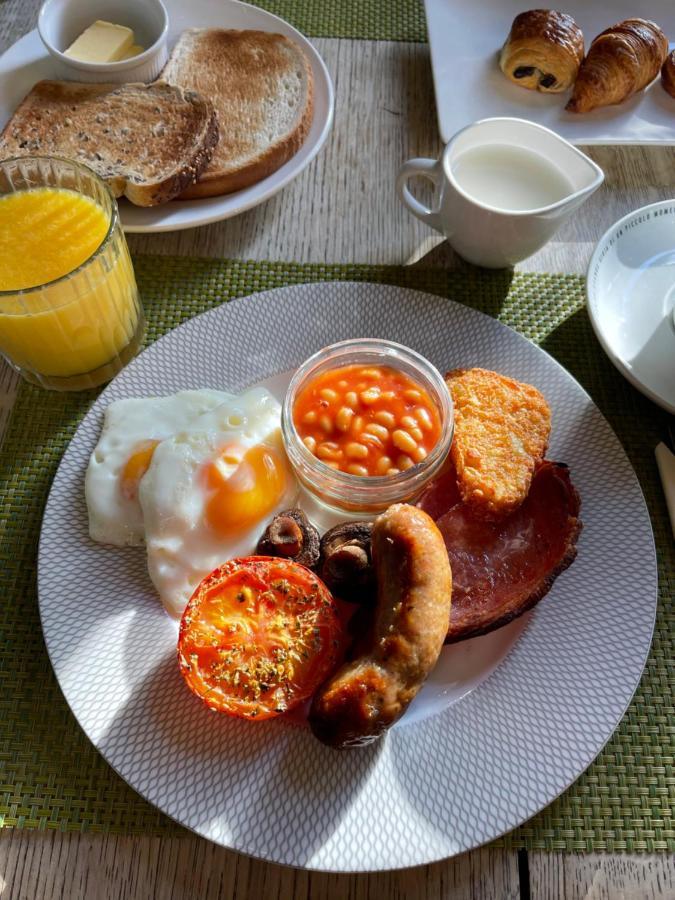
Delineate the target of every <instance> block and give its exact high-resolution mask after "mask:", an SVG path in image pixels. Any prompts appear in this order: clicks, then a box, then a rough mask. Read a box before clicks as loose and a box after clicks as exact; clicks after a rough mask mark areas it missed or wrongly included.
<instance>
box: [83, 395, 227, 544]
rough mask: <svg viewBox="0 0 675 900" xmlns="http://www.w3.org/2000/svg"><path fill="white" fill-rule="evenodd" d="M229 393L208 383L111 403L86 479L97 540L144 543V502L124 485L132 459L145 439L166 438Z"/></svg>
mask: <svg viewBox="0 0 675 900" xmlns="http://www.w3.org/2000/svg"><path fill="white" fill-rule="evenodd" d="M230 398H231V395H230V394H226V393H224V392H222V391H211V390H207V389H204V390H197V391H181V392H180V393H178V394H173V395H171V396H168V397H145V398H134V399H129V400H117V401H116V402H114V403H111V404H110V406H109V407H108V408H107V409H106V411H105V416H104V420H103V430H102V431H101V436H100V438H99V441H98V443H97V445H96V447H95V449H94V452H93V453H92V455H91V458H90V460H89V466H88V468H87V473H86V476H85V482H84V490H85V497H86V500H87V508H88V511H89V534H90V536H91V537H92V539H93V540H95V541H100V542H101V543H104V544H114V545H116V546H118V547H126V546H136V545H139V544H142V543H143V538H144V530H143V512H142V510H141V505H140V503H139V501H138V498H137V497H133V498H129V497H125V495H124V493H123V492H122V487H121V480H122V474H123V472H124V467H125V465H126V463H127V461H128V460H129V458H130V457H131V456H132V455H133V454H134V452H135V451H136V449H137V448H138V447H139V445H141V444H142V443H143V442H144V441H150V440H153V441H162V440H164V439H165V438H168V437H170V435H172V434H175V433H176V432H177V431H182V430H183V429H185V428H187V427H188V426H189V425H190V423H191V422H193V421H194V420H195V419H197V418H198V417H199V416H201V415H203V414H204V413H205V412H207V411H208V410H211V409H214V408H215V407H217V406H219V405H220V404H221V403H223V402H225V401H228V400H230Z"/></svg>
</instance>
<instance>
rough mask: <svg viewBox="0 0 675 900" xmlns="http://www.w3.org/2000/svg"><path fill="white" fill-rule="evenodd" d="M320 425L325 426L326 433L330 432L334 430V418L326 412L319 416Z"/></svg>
mask: <svg viewBox="0 0 675 900" xmlns="http://www.w3.org/2000/svg"><path fill="white" fill-rule="evenodd" d="M319 425H320V426H321V427H322V428H323V430H324V431H325V432H326V434H330V433H331V431H332V430H333V420H332V419H331V417H330V416H329V415H328V413H324V414H323V415H321V416H319Z"/></svg>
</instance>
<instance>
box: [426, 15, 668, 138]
mask: <svg viewBox="0 0 675 900" xmlns="http://www.w3.org/2000/svg"><path fill="white" fill-rule="evenodd" d="M425 7H426V16H427V27H428V32H429V44H430V45H431V64H432V67H433V72H434V86H435V89H436V108H437V112H438V124H439V128H440V132H441V136H442V137H443V140H444V141H446V142H447V141H449V140H450V138H451V137H452V136H453V134H455V132H457V131H459V129H460V128H464V126H465V125H468V124H469V123H470V122H475V121H476V120H477V119H483V118H486V117H487V116H517V117H518V118H521V119H531V120H532V121H533V122H538V123H539V124H540V125H546V126H547V127H548V128H552V129H553V130H554V131H557V132H558V134H561V135H562V136H563V137H564V138H567V140H569V141H572V143H574V144H648V143H653V144H672V143H674V142H675V124H674V123H675V100H674V99H673V98H672V97H670V96H669V95H668V94H666V92H665V91H664V90H663V88H662V87H661V85H660V84H659V79H657V80H656V82H655V83H654V84H652V85H651V87H649V88H648V89H647V90H646V91H645V92H644V93H642V94H638V95H637V96H635V97H632V98H630V99H629V100H627V101H626V102H625V103H622V104H620V105H619V106H612V107H606V108H605V109H599V110H595V111H594V112H591V113H586V114H584V115H573V114H572V113H566V112H565V103H566V102H567V100H568V97H569V94H541V93H539V92H537V91H528V90H525V88H521V87H518V85H515V84H513V83H512V82H511V81H509V80H508V79H507V78H506V77H505V76H504V75H503V74H502V72H501V71H500V69H499V65H498V63H497V54H498V52H499V50H500V49H501V47H502V45H503V44H504V41H505V40H506V37H507V35H508V33H509V30H510V28H511V23H512V22H513V20H514V19H515V17H516V16H517V15H518V13H521V12H523V11H524V10H526V9H528V6H527V4H523V0H473V2H471V3H466V2H465V0H425ZM558 8H559V9H562V10H564V11H565V12H566V13H569V14H570V15H571V16H573V17H574V19H575V20H576V21H577V23H578V25H579V26H580V28H581V30H582V31H583V33H584V38H585V42H586V49H587V50H588V47H589V46H590V43H591V41H592V40H593V38H594V37H595V36H596V35H597V34H599V33H600V32H601V31H604V29H605V28H609V27H610V25H614V24H615V23H616V22H620V21H621V20H622V19H627V18H630V17H633V16H636V15H637V16H642V18H645V19H652V20H654V21H655V22H657V23H658V24H659V25H660V26H661V28H662V29H663V31H664V32H665V33H666V34H667V35H668V37H669V38H670V39H671V41H672V40H675V7H674V6H673V3H672V0H640V2H639V3H636V2H635V0H608V2H605V3H597V2H596V3H592V2H589V0H566V2H565V3H564V4H563V5H562V6H560V7H558ZM672 46H673V44H672V43H671V47H672Z"/></svg>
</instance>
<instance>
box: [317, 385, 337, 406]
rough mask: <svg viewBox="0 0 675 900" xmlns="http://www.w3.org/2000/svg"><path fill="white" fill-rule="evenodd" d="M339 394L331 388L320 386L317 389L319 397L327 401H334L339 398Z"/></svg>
mask: <svg viewBox="0 0 675 900" xmlns="http://www.w3.org/2000/svg"><path fill="white" fill-rule="evenodd" d="M339 396H340V395H339V394H338V392H337V391H334V390H333V388H322V389H321V390H320V391H319V397H321V399H322V400H327V401H328V402H329V403H335V401H336V400H337V399H339Z"/></svg>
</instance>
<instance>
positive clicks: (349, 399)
mask: <svg viewBox="0 0 675 900" xmlns="http://www.w3.org/2000/svg"><path fill="white" fill-rule="evenodd" d="M358 402H359V395H358V394H357V393H356V391H347V393H346V394H345V403H346V404H347V405H348V406H351V407H352V409H353V408H354V407H355V406H356V405H357V403H358Z"/></svg>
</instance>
